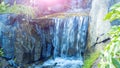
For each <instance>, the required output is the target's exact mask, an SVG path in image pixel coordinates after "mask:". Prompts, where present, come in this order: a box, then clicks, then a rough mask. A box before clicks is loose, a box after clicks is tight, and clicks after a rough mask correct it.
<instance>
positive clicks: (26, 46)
mask: <svg viewBox="0 0 120 68" xmlns="http://www.w3.org/2000/svg"><path fill="white" fill-rule="evenodd" d="M28 20H29V19H28V18H26V16H22V15H15V14H1V15H0V39H1V40H0V45H1V47H2V48H3V52H4V56H2V59H4V60H5V62H8V65H12V66H14V67H16V66H21V67H22V66H24V65H26V64H30V63H33V62H36V61H39V60H41V59H42V61H43V60H44V59H47V58H49V57H51V55H52V50H53V45H52V44H51V41H50V40H51V39H52V36H50V32H49V31H47V30H48V29H49V27H50V26H52V25H50V24H47V23H48V21H49V22H51V23H52V21H50V20H39V21H38V20H36V21H35V22H34V21H30V22H29V21H28ZM37 21H38V22H37ZM46 22H47V23H46ZM45 25H46V26H45ZM38 30H39V31H38ZM40 30H41V31H40ZM48 47H49V48H48ZM50 48H51V49H50ZM0 64H2V67H1V68H5V67H4V66H7V65H4V64H3V63H1V62H0Z"/></svg>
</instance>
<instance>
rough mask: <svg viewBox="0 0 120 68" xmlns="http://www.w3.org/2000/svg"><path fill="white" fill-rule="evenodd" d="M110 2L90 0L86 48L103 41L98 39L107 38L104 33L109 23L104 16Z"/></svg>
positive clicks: (106, 0) (109, 0)
mask: <svg viewBox="0 0 120 68" xmlns="http://www.w3.org/2000/svg"><path fill="white" fill-rule="evenodd" d="M111 2H112V1H111V0H100V1H98V0H92V8H91V10H90V14H89V16H90V24H89V33H88V49H89V48H91V47H92V46H95V45H97V44H100V43H105V42H100V41H103V40H105V39H108V38H109V37H108V36H107V35H106V33H107V32H108V31H109V30H110V27H111V25H110V22H109V21H104V17H105V15H106V14H107V13H108V9H109V7H110V5H111ZM101 38H102V39H101ZM98 42H99V43H98Z"/></svg>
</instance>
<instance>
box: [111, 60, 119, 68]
mask: <svg viewBox="0 0 120 68" xmlns="http://www.w3.org/2000/svg"><path fill="white" fill-rule="evenodd" d="M112 63H113V64H114V66H115V67H116V68H120V62H119V61H118V60H117V59H115V58H112Z"/></svg>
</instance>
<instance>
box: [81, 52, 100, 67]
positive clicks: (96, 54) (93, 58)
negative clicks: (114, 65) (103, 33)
mask: <svg viewBox="0 0 120 68" xmlns="http://www.w3.org/2000/svg"><path fill="white" fill-rule="evenodd" d="M99 55H100V52H99V51H96V52H94V53H91V54H90V56H89V57H85V58H86V59H85V61H84V66H83V68H91V67H92V65H93V64H94V62H95V61H96V59H97V58H98V57H99Z"/></svg>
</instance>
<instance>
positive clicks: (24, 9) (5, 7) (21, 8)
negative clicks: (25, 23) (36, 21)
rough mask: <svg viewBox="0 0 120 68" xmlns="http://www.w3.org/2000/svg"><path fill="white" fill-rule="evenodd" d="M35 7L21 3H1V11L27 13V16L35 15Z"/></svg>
mask: <svg viewBox="0 0 120 68" xmlns="http://www.w3.org/2000/svg"><path fill="white" fill-rule="evenodd" d="M35 10H36V9H35V8H33V7H30V6H26V5H21V4H16V3H14V5H12V6H9V4H5V3H4V2H2V3H1V4H0V13H15V14H25V15H27V16H31V17H34V16H35Z"/></svg>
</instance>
